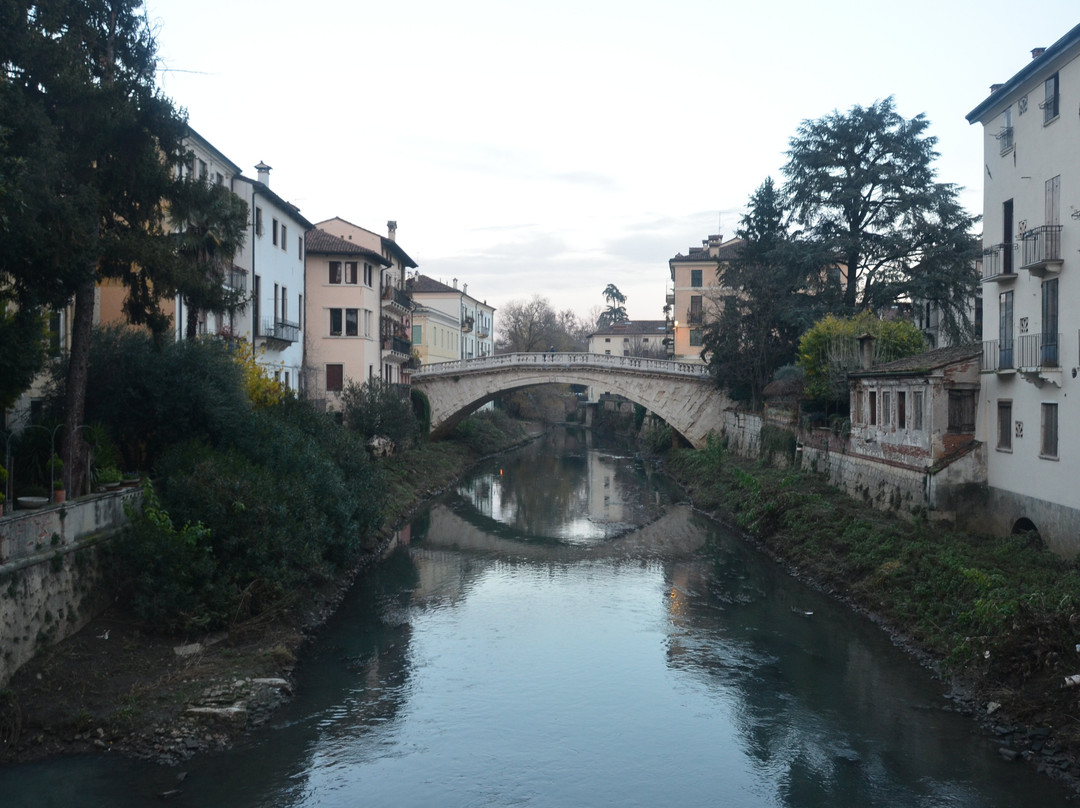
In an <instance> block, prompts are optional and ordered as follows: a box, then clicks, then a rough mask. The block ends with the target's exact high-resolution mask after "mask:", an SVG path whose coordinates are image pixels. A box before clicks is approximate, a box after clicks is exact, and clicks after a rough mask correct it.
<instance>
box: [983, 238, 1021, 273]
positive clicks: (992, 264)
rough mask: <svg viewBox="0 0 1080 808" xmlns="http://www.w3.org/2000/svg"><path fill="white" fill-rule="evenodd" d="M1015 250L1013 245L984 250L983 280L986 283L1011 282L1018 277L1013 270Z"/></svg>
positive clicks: (996, 246)
mask: <svg viewBox="0 0 1080 808" xmlns="http://www.w3.org/2000/svg"><path fill="white" fill-rule="evenodd" d="M1013 249H1014V245H1013V244H1011V243H1005V244H994V245H993V246H991V247H987V248H986V249H985V250H983V262H982V279H983V280H984V281H987V280H991V279H996V280H1010V279H1012V278H1015V277H1016V272H1015V271H1014V270H1013Z"/></svg>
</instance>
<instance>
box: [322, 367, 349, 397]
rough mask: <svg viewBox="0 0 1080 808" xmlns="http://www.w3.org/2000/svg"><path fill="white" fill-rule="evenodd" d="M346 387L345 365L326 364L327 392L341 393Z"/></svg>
mask: <svg viewBox="0 0 1080 808" xmlns="http://www.w3.org/2000/svg"><path fill="white" fill-rule="evenodd" d="M343 389H345V367H344V365H327V366H326V392H328V393H340V392H341V391H342V390H343Z"/></svg>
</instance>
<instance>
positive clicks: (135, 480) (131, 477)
mask: <svg viewBox="0 0 1080 808" xmlns="http://www.w3.org/2000/svg"><path fill="white" fill-rule="evenodd" d="M121 484H122V485H123V486H124V487H125V488H137V487H138V486H139V485H141V484H142V480H141V479H140V478H139V472H137V471H125V472H124V476H123V479H122V480H121Z"/></svg>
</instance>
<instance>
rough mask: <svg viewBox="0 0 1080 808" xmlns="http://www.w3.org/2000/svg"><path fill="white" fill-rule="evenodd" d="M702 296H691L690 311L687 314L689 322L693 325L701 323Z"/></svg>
mask: <svg viewBox="0 0 1080 808" xmlns="http://www.w3.org/2000/svg"><path fill="white" fill-rule="evenodd" d="M701 301H702V298H701V295H691V296H690V311H688V312H687V321H688V322H691V323H701V322H702V314H701Z"/></svg>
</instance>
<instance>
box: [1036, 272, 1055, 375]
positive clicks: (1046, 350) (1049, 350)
mask: <svg viewBox="0 0 1080 808" xmlns="http://www.w3.org/2000/svg"><path fill="white" fill-rule="evenodd" d="M1041 353H1042V356H1041V357H1040V359H1041V362H1042V366H1043V367H1057V366H1058V279H1057V278H1050V279H1048V280H1045V281H1043V283H1042V351H1041Z"/></svg>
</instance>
